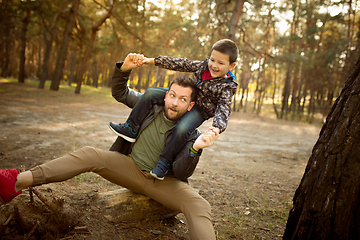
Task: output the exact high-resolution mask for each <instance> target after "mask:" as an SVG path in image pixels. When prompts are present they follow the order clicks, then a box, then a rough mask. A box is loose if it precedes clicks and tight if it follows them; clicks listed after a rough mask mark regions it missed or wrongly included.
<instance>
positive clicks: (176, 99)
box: [172, 98, 179, 106]
mask: <svg viewBox="0 0 360 240" xmlns="http://www.w3.org/2000/svg"><path fill="white" fill-rule="evenodd" d="M178 101H179V99H178V98H174V99H173V102H172V105H173V106H177V105H178Z"/></svg>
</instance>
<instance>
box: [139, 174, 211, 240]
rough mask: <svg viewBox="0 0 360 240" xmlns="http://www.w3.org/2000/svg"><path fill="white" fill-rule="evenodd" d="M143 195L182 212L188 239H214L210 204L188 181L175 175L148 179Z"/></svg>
mask: <svg viewBox="0 0 360 240" xmlns="http://www.w3.org/2000/svg"><path fill="white" fill-rule="evenodd" d="M144 194H145V195H147V196H148V197H150V198H152V199H154V200H155V201H157V202H159V203H161V204H162V205H164V206H166V207H168V208H170V209H173V210H175V211H178V212H182V213H183V214H184V215H185V217H186V220H187V223H188V227H189V233H190V239H192V240H194V239H202V240H203V239H216V238H215V233H214V228H213V224H212V219H211V207H210V204H209V203H208V202H207V201H206V200H205V199H204V198H203V197H201V196H200V195H199V194H198V193H197V192H196V191H195V190H194V189H193V188H192V187H191V186H190V185H189V184H188V183H186V182H183V181H180V180H179V179H176V178H175V177H167V178H165V179H164V180H163V181H155V182H154V181H152V180H151V179H150V180H149V181H148V184H147V186H146V189H145V192H144Z"/></svg>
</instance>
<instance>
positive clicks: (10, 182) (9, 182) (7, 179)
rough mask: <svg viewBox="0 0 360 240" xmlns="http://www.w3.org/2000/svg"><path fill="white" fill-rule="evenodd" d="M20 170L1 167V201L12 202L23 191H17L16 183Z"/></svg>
mask: <svg viewBox="0 0 360 240" xmlns="http://www.w3.org/2000/svg"><path fill="white" fill-rule="evenodd" d="M18 174H19V172H18V171H17V170H16V169H15V168H13V169H9V170H7V169H0V201H1V202H2V203H4V204H5V203H7V202H10V201H11V200H12V199H13V198H14V197H16V196H17V195H19V194H20V193H22V191H18V192H16V191H15V183H16V181H17V175H18Z"/></svg>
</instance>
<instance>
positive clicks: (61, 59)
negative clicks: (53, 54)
mask: <svg viewBox="0 0 360 240" xmlns="http://www.w3.org/2000/svg"><path fill="white" fill-rule="evenodd" d="M79 5H80V0H74V2H73V6H72V8H71V10H70V13H69V17H68V19H67V23H66V27H65V32H64V38H63V41H62V43H61V46H60V50H59V54H58V58H57V61H56V67H55V71H54V74H53V78H52V81H51V85H50V90H54V91H57V90H59V85H60V80H61V78H62V71H63V68H64V65H65V60H66V55H67V49H68V46H69V42H70V36H71V32H72V29H73V28H74V26H75V16H76V14H77V11H78V8H79Z"/></svg>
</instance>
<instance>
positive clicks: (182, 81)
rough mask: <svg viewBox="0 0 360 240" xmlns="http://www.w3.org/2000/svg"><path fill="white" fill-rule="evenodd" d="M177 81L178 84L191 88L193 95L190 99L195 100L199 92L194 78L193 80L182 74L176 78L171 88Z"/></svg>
mask: <svg viewBox="0 0 360 240" xmlns="http://www.w3.org/2000/svg"><path fill="white" fill-rule="evenodd" d="M174 83H176V84H177V85H179V86H181V87H189V88H191V96H190V101H191V102H192V101H195V97H196V94H197V88H196V84H195V82H194V81H193V80H191V78H189V77H188V76H180V77H177V78H175V79H174V80H173V81H172V82H171V83H170V86H169V89H170V88H171V86H172V85H173V84H174Z"/></svg>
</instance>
